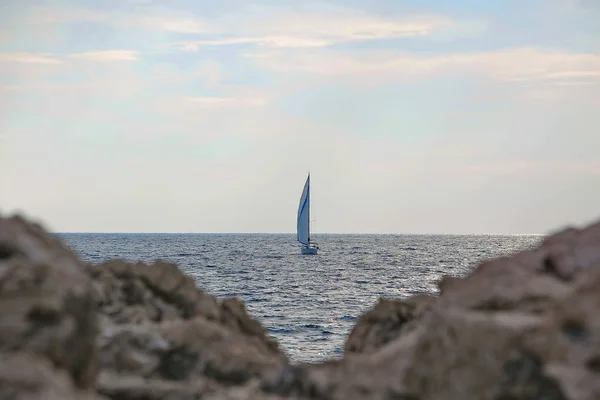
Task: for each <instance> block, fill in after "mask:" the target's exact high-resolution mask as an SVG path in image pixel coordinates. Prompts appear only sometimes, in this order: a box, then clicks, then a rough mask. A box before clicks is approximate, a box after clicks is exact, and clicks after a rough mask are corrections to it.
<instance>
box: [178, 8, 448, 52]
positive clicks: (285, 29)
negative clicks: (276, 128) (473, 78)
mask: <svg viewBox="0 0 600 400" xmlns="http://www.w3.org/2000/svg"><path fill="white" fill-rule="evenodd" d="M334 11H335V12H333V11H331V10H330V11H329V12H326V13H317V12H302V11H299V12H294V13H291V12H281V13H280V12H275V11H271V12H272V13H274V14H275V15H271V16H267V15H261V14H260V13H259V15H257V16H256V15H255V16H250V17H249V18H246V19H242V18H240V17H239V16H237V17H231V18H232V19H235V20H236V21H235V23H234V22H233V21H231V20H224V21H221V24H222V25H221V26H222V29H221V30H222V31H224V32H227V34H228V35H229V36H228V37H224V38H214V39H208V40H196V41H183V42H176V43H173V44H172V46H173V47H174V48H178V49H180V50H188V51H189V50H191V51H196V50H197V49H198V48H199V47H202V46H221V45H235V44H250V43H252V44H258V45H260V46H264V47H274V48H284V47H290V48H297V47H326V46H331V45H334V44H339V43H347V42H364V41H370V40H377V39H398V38H404V37H413V36H426V35H429V34H431V33H433V32H437V31H443V30H444V29H451V28H453V27H455V26H456V25H457V23H456V22H455V21H453V20H451V19H450V18H446V17H441V16H409V17H403V18H386V17H379V16H373V15H369V14H366V13H363V12H360V11H356V10H351V9H347V8H335V10H334ZM238 19H239V21H238Z"/></svg>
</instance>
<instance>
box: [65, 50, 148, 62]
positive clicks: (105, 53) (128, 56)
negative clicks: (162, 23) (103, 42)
mask: <svg viewBox="0 0 600 400" xmlns="http://www.w3.org/2000/svg"><path fill="white" fill-rule="evenodd" d="M138 56H139V52H138V51H135V50H102V51H88V52H84V53H75V54H70V55H69V57H71V58H76V59H81V60H88V61H99V62H110V61H137V60H138V59H139V58H138Z"/></svg>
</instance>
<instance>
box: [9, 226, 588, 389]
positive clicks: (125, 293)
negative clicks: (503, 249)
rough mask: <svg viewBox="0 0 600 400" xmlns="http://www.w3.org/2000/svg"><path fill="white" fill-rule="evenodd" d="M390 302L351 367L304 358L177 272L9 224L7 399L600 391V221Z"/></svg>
mask: <svg viewBox="0 0 600 400" xmlns="http://www.w3.org/2000/svg"><path fill="white" fill-rule="evenodd" d="M439 286H440V296H415V297H413V298H409V299H405V300H401V301H400V300H388V299H381V300H380V301H379V302H378V303H377V304H376V305H375V306H374V307H373V308H372V309H371V310H370V311H368V312H367V313H365V314H364V315H363V316H361V317H360V318H359V319H358V321H357V324H356V326H355V327H354V329H353V331H352V332H351V334H350V336H349V337H348V340H347V343H346V346H345V354H344V357H343V358H342V359H341V360H332V361H329V362H325V363H322V364H320V365H292V364H290V362H289V360H287V358H286V357H285V355H284V354H283V353H282V351H281V350H280V349H279V347H278V345H277V343H276V342H275V341H273V340H272V339H270V338H269V337H268V336H267V334H266V330H265V329H264V328H263V327H262V326H261V325H260V324H259V323H258V322H257V321H256V320H254V319H253V318H251V317H250V316H249V315H248V314H247V313H246V310H245V307H244V304H243V303H242V302H240V301H239V300H237V299H225V300H217V299H216V298H215V297H213V296H211V295H209V294H207V293H205V292H203V291H202V290H201V289H199V288H197V287H196V286H195V284H194V281H193V280H192V279H191V278H190V277H188V276H186V275H185V274H183V273H182V272H181V271H180V270H179V269H178V268H177V267H176V266H175V265H173V264H170V263H166V262H160V261H159V262H156V263H154V264H152V265H146V264H143V263H127V262H123V261H116V260H115V261H110V262H107V263H104V264H100V265H88V264H86V263H83V262H82V261H80V260H79V259H78V258H77V257H76V256H75V255H74V254H73V253H72V252H71V251H69V250H68V249H67V248H66V247H64V246H63V245H62V244H61V243H60V242H59V241H58V240H56V239H55V238H54V237H53V236H51V235H49V234H48V233H47V232H45V231H44V229H42V228H41V227H40V226H38V225H36V224H34V223H31V222H28V221H26V220H24V219H22V218H20V217H11V218H1V217H0V399H19V400H21V399H104V400H105V399H119V400H127V399H200V398H202V399H223V400H225V399H231V400H233V399H238V400H245V399H248V400H249V399H273V400H275V399H283V398H286V399H336V400H338V399H339V400H342V399H381V400H384V399H386V400H392V399H395V400H409V399H412V400H417V399H419V400H426V399H427V400H429V399H431V400H433V399H441V400H444V399H456V400H463V399H477V400H487V399H490V400H517V399H521V400H526V399H527V400H529V399H532V400H533V399H546V400H562V399H569V400H591V399H600V223H599V224H595V225H592V226H589V227H588V228H586V229H583V230H576V229H568V230H565V231H562V232H560V233H557V234H555V235H552V236H550V237H548V238H546V239H545V241H544V242H543V244H542V245H541V246H540V247H539V248H537V249H532V250H530V251H525V252H521V253H519V254H515V255H512V256H510V257H504V258H500V259H497V260H491V261H487V262H484V263H482V264H481V265H479V266H478V267H477V268H476V269H475V270H474V271H473V272H472V273H471V274H470V275H469V276H467V277H465V278H455V277H447V278H444V279H443V280H442V281H441V282H440V284H439Z"/></svg>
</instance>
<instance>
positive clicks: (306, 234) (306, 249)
mask: <svg viewBox="0 0 600 400" xmlns="http://www.w3.org/2000/svg"><path fill="white" fill-rule="evenodd" d="M296 231H297V234H298V241H299V242H300V244H302V247H301V248H300V252H301V254H317V251H318V250H319V245H318V244H317V243H315V242H311V240H310V173H309V174H308V177H307V178H306V183H305V184H304V190H302V195H301V196H300V204H299V205H298V221H297V225H296Z"/></svg>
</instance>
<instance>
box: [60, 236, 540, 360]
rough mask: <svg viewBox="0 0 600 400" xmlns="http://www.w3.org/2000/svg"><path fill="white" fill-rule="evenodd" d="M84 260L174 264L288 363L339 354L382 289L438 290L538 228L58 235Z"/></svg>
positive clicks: (387, 293) (520, 245)
mask: <svg viewBox="0 0 600 400" xmlns="http://www.w3.org/2000/svg"><path fill="white" fill-rule="evenodd" d="M58 236H59V237H60V238H61V239H62V240H63V242H64V243H66V244H67V245H68V246H69V247H70V248H71V249H73V250H74V251H75V252H76V253H77V254H78V255H79V256H80V257H81V258H82V259H84V260H86V261H88V262H92V263H100V262H102V261H105V260H108V259H115V258H118V259H124V260H130V261H146V262H153V261H155V260H157V259H162V260H167V261H171V262H173V263H176V264H177V265H178V266H179V268H181V270H182V271H184V272H185V273H186V274H188V275H189V276H191V277H193V278H194V280H195V281H196V284H197V285H198V286H199V287H201V288H202V289H203V290H205V291H206V292H208V293H210V294H212V295H214V296H217V297H220V298H225V297H238V298H240V299H241V300H243V301H244V302H245V304H246V307H247V310H248V312H249V314H250V315H251V316H252V317H254V318H256V319H257V320H258V321H260V323H261V324H262V325H263V326H264V327H265V328H266V329H267V330H268V333H269V335H271V336H272V337H274V338H275V339H276V340H277V341H278V342H279V344H280V347H281V348H282V350H283V351H284V352H285V353H286V354H287V355H288V357H289V358H290V360H291V361H292V362H294V363H318V362H322V361H325V360H327V359H334V358H339V357H341V356H342V354H343V348H344V343H345V341H346V338H347V337H348V335H349V333H350V331H351V329H352V328H353V326H354V324H355V323H356V320H357V318H358V317H359V316H360V315H361V314H362V313H364V312H366V311H367V310H368V309H369V308H371V307H372V306H373V305H374V304H375V303H376V302H377V301H378V299H379V298H380V297H386V298H391V299H403V298H407V297H410V296H412V295H416V294H421V293H425V294H437V293H438V288H437V286H436V284H437V282H438V281H439V280H440V279H441V278H442V277H443V276H444V275H451V276H459V277H460V276H464V275H466V274H468V273H469V272H470V271H472V270H473V268H475V267H476V266H477V265H478V263H480V262H481V261H483V260H485V259H490V258H495V257H498V256H501V255H507V254H510V253H514V252H517V251H520V250H523V249H527V248H530V247H532V246H535V245H536V244H538V243H539V242H540V241H541V240H543V236H541V235H510V236H499V235H345V234H331V235H314V238H313V239H314V240H316V241H317V242H318V243H319V246H320V250H319V254H318V255H301V254H300V248H299V245H298V243H297V242H296V237H295V235H293V234H138V233H131V234H121V233H114V234H113V233H62V234H58Z"/></svg>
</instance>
